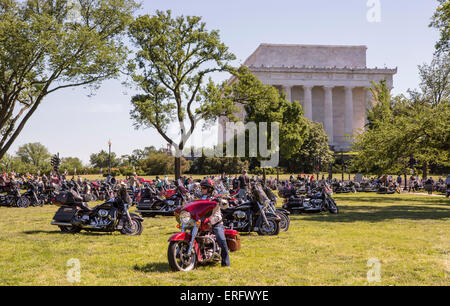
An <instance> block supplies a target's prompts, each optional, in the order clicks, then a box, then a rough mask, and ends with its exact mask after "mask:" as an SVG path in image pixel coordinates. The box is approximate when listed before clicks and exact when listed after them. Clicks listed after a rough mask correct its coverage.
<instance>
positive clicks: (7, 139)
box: [0, 0, 138, 158]
mask: <svg viewBox="0 0 450 306" xmlns="http://www.w3.org/2000/svg"><path fill="white" fill-rule="evenodd" d="M74 3H75V2H74V1H68V0H54V1H51V0H28V1H18V0H0V158H1V157H2V156H4V154H5V153H6V152H7V151H8V149H9V148H10V147H11V145H12V144H13V142H14V141H15V139H16V138H17V136H18V135H19V134H20V132H21V131H22V129H23V128H24V126H25V124H26V123H27V121H28V120H29V119H30V117H31V116H32V115H33V114H34V112H35V111H36V109H37V108H38V106H39V105H40V104H41V103H42V101H43V100H44V98H45V97H46V96H47V95H49V94H51V93H53V92H55V91H58V90H61V89H64V88H70V87H76V86H87V87H90V88H91V89H95V88H96V87H97V86H99V84H100V83H101V82H102V81H103V80H106V79H111V78H115V77H117V76H118V75H119V71H120V68H121V67H122V65H123V64H124V63H125V62H126V58H127V54H128V51H127V48H126V46H125V44H124V43H123V38H124V34H125V30H126V28H127V26H128V24H129V23H130V22H131V21H132V20H133V13H134V11H135V10H136V9H137V7H138V5H137V4H136V2H135V1H133V0H83V1H79V5H76V6H75V5H74Z"/></svg>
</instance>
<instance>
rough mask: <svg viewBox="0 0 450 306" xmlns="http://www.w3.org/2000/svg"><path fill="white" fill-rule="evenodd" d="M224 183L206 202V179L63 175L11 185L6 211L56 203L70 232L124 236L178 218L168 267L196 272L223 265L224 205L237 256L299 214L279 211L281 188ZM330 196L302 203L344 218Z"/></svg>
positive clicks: (315, 192)
mask: <svg viewBox="0 0 450 306" xmlns="http://www.w3.org/2000/svg"><path fill="white" fill-rule="evenodd" d="M216 182H217V183H216V184H215V189H216V190H215V191H216V192H215V195H214V197H212V198H208V199H202V200H198V199H199V198H202V193H201V188H200V181H196V182H190V183H189V184H186V182H182V181H181V180H178V181H172V182H170V181H168V180H165V181H164V182H161V181H154V182H153V181H145V180H143V179H141V180H140V184H138V185H137V186H136V185H132V186H127V183H126V182H120V183H116V182H111V181H93V182H89V181H86V180H85V181H81V180H77V181H75V180H74V179H72V180H70V181H67V180H65V179H61V178H60V177H59V178H58V179H55V180H50V181H49V182H47V183H46V184H44V183H43V182H41V181H38V180H33V179H28V180H21V181H16V180H11V181H10V182H8V183H6V184H3V186H0V188H2V189H1V191H2V192H4V193H6V195H4V196H2V198H1V201H2V203H5V204H2V205H5V206H15V207H28V206H43V205H44V204H51V205H55V206H56V207H57V211H56V213H55V215H54V216H53V221H52V222H51V224H52V225H54V226H57V227H58V228H59V229H60V230H61V231H62V232H63V233H68V234H75V233H78V232H80V231H82V230H84V231H88V232H115V231H118V232H120V233H121V234H123V235H128V236H135V235H140V234H141V233H142V231H143V221H144V217H155V216H157V215H161V216H174V217H175V219H176V221H177V222H178V226H177V227H178V228H179V229H180V232H179V233H177V234H175V235H173V236H172V237H171V238H170V239H169V246H168V253H167V255H168V262H169V265H170V267H171V269H172V270H174V271H189V270H192V269H195V267H196V266H197V265H199V264H205V263H209V262H217V261H219V260H220V254H221V249H220V246H219V244H218V242H217V239H216V236H215V234H214V232H213V229H212V226H211V224H210V223H209V217H211V214H212V212H213V210H214V209H216V207H217V205H220V207H221V210H222V220H223V225H224V228H225V232H224V234H225V237H226V242H227V246H228V249H229V250H230V251H231V252H235V251H238V250H240V248H241V240H240V234H241V233H252V232H255V233H257V234H258V235H261V236H273V235H279V234H280V232H285V231H287V230H288V229H289V226H290V214H291V213H296V212H298V210H297V209H296V208H293V207H291V206H286V205H285V206H284V207H283V208H277V207H276V206H277V205H276V204H277V196H276V195H275V193H274V189H276V186H270V187H269V184H262V182H261V181H252V182H251V183H250V184H249V186H248V187H247V189H246V190H247V191H246V192H245V193H244V195H243V193H242V192H239V189H235V188H234V186H233V185H232V184H228V183H227V182H226V181H222V180H220V179H217V180H216ZM328 192H329V191H328V189H327V187H323V186H317V187H315V188H313V189H311V190H309V193H308V195H309V194H311V197H310V198H309V200H308V199H305V200H304V203H303V204H302V205H304V206H305V207H306V206H307V205H310V206H311V207H312V206H321V207H327V208H328V209H329V210H330V211H331V210H332V209H333V208H332V207H334V209H335V213H337V206H336V204H335V203H334V201H333V200H332V199H331V197H330V194H329V193H328ZM238 194H239V196H238ZM330 199H331V200H330ZM100 200H101V201H104V203H102V204H100V205H98V206H95V207H90V206H89V205H88V204H87V203H88V202H92V201H100ZM306 203H309V204H306ZM132 205H136V206H137V210H136V212H137V213H139V215H138V214H135V213H131V212H130V211H129V209H130V206H132ZM320 211H324V209H321V210H320ZM302 212H306V211H302ZM318 212H319V211H318Z"/></svg>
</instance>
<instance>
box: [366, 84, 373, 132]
mask: <svg viewBox="0 0 450 306" xmlns="http://www.w3.org/2000/svg"><path fill="white" fill-rule="evenodd" d="M372 100H373V97H372V92H371V91H370V90H368V89H366V106H365V107H366V119H365V124H366V125H367V124H368V123H369V120H368V119H367V115H368V114H369V111H370V110H372V107H373V104H372V103H373V101H372Z"/></svg>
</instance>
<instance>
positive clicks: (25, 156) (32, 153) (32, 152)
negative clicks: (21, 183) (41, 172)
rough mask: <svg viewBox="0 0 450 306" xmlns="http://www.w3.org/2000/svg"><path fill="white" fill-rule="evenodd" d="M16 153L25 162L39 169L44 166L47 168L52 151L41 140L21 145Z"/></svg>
mask: <svg viewBox="0 0 450 306" xmlns="http://www.w3.org/2000/svg"><path fill="white" fill-rule="evenodd" d="M16 154H17V156H18V157H19V158H20V159H21V160H22V162H23V163H25V164H28V165H31V166H34V167H36V168H37V169H40V168H42V167H46V168H47V167H48V165H49V163H50V157H51V155H50V153H49V152H48V150H47V148H46V147H45V146H43V145H42V144H40V143H39V142H35V143H27V144H24V145H23V146H20V147H19V149H18V150H17V153H16Z"/></svg>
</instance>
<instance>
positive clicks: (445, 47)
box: [430, 0, 450, 53]
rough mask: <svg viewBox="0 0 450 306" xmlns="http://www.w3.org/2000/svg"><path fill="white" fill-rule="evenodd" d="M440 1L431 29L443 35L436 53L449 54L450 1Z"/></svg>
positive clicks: (437, 44) (437, 45)
mask: <svg viewBox="0 0 450 306" xmlns="http://www.w3.org/2000/svg"><path fill="white" fill-rule="evenodd" d="M438 1H439V6H438V8H437V9H436V12H435V13H434V15H433V17H432V19H431V23H430V27H433V28H436V29H438V30H439V31H440V34H441V38H440V40H439V41H438V42H437V43H436V46H435V48H436V52H437V53H448V52H449V51H450V45H449V40H450V26H449V24H450V1H449V0H438Z"/></svg>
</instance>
